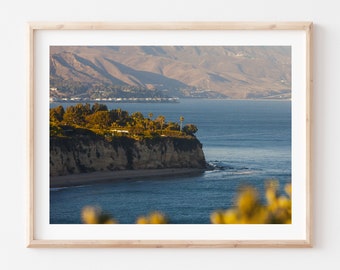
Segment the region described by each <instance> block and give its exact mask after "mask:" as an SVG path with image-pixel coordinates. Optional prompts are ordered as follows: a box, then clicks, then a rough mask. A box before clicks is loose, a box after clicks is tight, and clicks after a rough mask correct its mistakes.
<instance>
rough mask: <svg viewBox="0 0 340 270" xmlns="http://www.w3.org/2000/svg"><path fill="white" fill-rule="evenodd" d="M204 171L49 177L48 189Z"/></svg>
mask: <svg viewBox="0 0 340 270" xmlns="http://www.w3.org/2000/svg"><path fill="white" fill-rule="evenodd" d="M205 171H206V169H197V168H169V169H145V170H120V171H109V172H91V173H81V174H70V175H62V176H53V177H50V188H62V187H72V186H81V185H92V184H100V183H110V182H114V181H117V180H131V179H143V178H155V177H171V176H181V175H183V176H184V175H187V176H191V175H192V176H194V175H198V174H202V173H204V172H205Z"/></svg>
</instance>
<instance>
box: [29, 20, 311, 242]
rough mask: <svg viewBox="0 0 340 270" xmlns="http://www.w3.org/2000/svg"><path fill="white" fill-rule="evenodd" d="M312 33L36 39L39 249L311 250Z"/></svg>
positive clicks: (55, 34) (94, 26)
mask: <svg viewBox="0 0 340 270" xmlns="http://www.w3.org/2000/svg"><path fill="white" fill-rule="evenodd" d="M311 88H312V23H311V22H284V23H283V22H281V23H267V22H265V23H259V22H193V23H192V22H174V23H166V22H159V23H158V22H157V23H146V22H143V23H105V22H104V23H103V22H101V23H99V22H96V23H94V22H89V23H86V22H79V23H77V22H72V23H30V24H29V95H28V96H29V112H28V116H29V120H28V121H29V125H28V126H29V132H28V133H29V136H28V153H29V155H28V156H29V158H28V160H29V178H28V183H29V188H28V198H29V200H28V206H29V207H28V208H29V211H28V217H29V222H28V247H165V248H169V247H181V248H182V247H213V248H216V247H311V246H312V241H311V234H312V231H311V212H312V211H311V145H310V143H311Z"/></svg>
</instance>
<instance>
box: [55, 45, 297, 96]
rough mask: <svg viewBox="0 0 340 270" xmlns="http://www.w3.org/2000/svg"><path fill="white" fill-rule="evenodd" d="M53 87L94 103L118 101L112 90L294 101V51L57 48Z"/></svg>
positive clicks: (285, 48) (263, 48)
mask: <svg viewBox="0 0 340 270" xmlns="http://www.w3.org/2000/svg"><path fill="white" fill-rule="evenodd" d="M50 87H51V88H57V89H58V90H59V92H62V93H63V95H66V96H70V95H73V96H79V95H83V96H88V97H90V98H94V97H98V96H99V97H100V96H101V95H108V96H110V95H111V96H112V95H116V94H117V93H113V92H112V90H110V89H112V87H116V88H119V89H122V90H123V92H124V91H125V92H128V91H131V89H134V90H133V91H139V90H138V89H143V90H148V91H150V92H148V91H146V92H147V93H152V92H153V93H155V91H156V92H157V93H158V94H159V95H161V96H176V97H208V98H237V99H240V98H241V99H242V98H271V97H281V98H290V92H291V90H290V89H291V48H290V46H51V47H50ZM70 89H72V90H70ZM124 89H125V90H124ZM129 89H130V90H129ZM110 91H111V92H112V93H111V92H110ZM55 93H56V92H54V94H55ZM103 93H104V94H103ZM51 96H53V94H52V93H51Z"/></svg>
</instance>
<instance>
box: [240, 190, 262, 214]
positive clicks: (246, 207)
mask: <svg viewBox="0 0 340 270" xmlns="http://www.w3.org/2000/svg"><path fill="white" fill-rule="evenodd" d="M257 203H258V194H257V192H256V190H255V189H254V188H251V187H246V188H244V189H243V190H242V191H241V193H240V195H239V196H238V198H237V202H236V205H237V207H238V209H239V210H240V213H241V214H245V215H249V214H250V213H251V212H252V211H253V209H254V208H255V207H256V206H257Z"/></svg>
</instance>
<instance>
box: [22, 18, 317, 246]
mask: <svg viewBox="0 0 340 270" xmlns="http://www.w3.org/2000/svg"><path fill="white" fill-rule="evenodd" d="M153 32H154V33H156V35H158V34H159V33H160V34H161V35H163V34H164V36H165V38H164V39H163V40H162V39H161V41H160V44H164V45H168V44H167V43H166V42H167V40H169V39H171V38H172V37H174V36H176V34H178V36H180V37H179V40H180V38H181V36H182V35H186V36H190V35H193V36H194V35H195V37H194V38H193V39H194V40H196V36H198V37H197V38H198V40H204V39H205V35H207V33H213V35H214V38H213V39H214V40H218V38H219V37H220V36H223V37H225V36H228V34H232V35H234V34H235V33H236V35H238V36H239V39H238V38H236V39H235V40H236V41H235V42H236V44H238V43H237V42H239V43H240V45H242V46H243V45H254V44H256V45H261V44H262V43H261V42H263V45H267V44H271V42H273V40H275V39H276V37H278V38H279V39H280V40H281V41H282V40H283V41H284V43H285V44H284V45H291V43H293V44H292V45H291V46H292V78H293V79H292V102H293V105H292V106H293V108H295V109H293V110H292V114H293V115H292V117H293V120H292V121H294V122H295V123H294V125H299V126H300V128H301V129H302V133H300V130H299V131H297V130H294V125H293V126H292V138H293V140H295V137H294V136H296V137H297V138H296V140H298V141H299V142H298V143H299V144H300V145H302V146H301V149H294V144H293V146H292V167H293V170H294V172H293V173H292V174H294V173H295V171H296V172H298V173H297V175H296V176H295V177H296V178H294V175H293V176H292V182H293V184H292V185H293V199H292V203H293V210H292V211H293V214H294V211H298V213H299V215H293V219H292V224H289V225H282V224H280V225H279V224H275V225H258V224H254V225H248V224H247V225H245V224H243V225H196V224H195V225H165V226H168V227H165V228H168V229H169V231H168V232H167V229H160V231H158V228H159V226H164V225H142V227H138V228H137V226H140V225H126V226H124V225H118V224H117V225H105V229H103V228H104V227H100V226H104V225H86V226H85V227H86V229H84V230H83V229H82V230H80V231H81V232H80V233H79V235H73V234H72V233H73V231H74V230H73V229H72V228H71V227H72V226H73V225H52V224H49V216H48V215H49V212H48V207H49V205H45V204H48V202H49V197H48V195H46V194H44V193H46V192H48V188H49V185H48V184H47V185H45V184H42V183H43V179H46V175H47V174H48V173H49V168H48V165H46V164H49V160H48V158H46V153H47V154H48V152H49V146H48V145H49V144H48V138H46V134H48V130H47V129H48V127H47V126H48V124H47V123H46V119H48V117H49V116H48V115H47V114H48V112H47V109H49V104H48V100H47V99H46V94H42V93H43V91H44V90H45V89H46V88H45V86H46V85H48V83H49V77H48V76H46V74H49V70H48V69H49V51H48V50H49V46H51V45H55V44H57V45H58V46H62V45H64V44H66V45H70V44H68V43H67V42H66V43H64V42H65V40H68V39H69V40H71V41H72V45H84V44H88V45H92V44H90V43H88V40H89V37H88V36H89V35H90V36H91V35H93V37H95V38H98V39H99V40H101V39H103V38H104V40H105V36H106V35H107V36H109V35H110V36H111V37H112V34H114V33H117V34H118V35H121V36H122V38H121V39H120V41H118V44H119V42H121V44H122V45H126V44H125V43H122V42H124V40H129V42H130V41H131V40H133V37H131V36H133V35H134V34H136V36H137V41H136V42H135V41H132V44H134V42H135V44H141V45H150V44H151V45H153V44H154V43H153V42H155V41H154V40H150V39H149V40H148V37H149V33H151V34H150V35H154V33H153ZM312 33H313V24H312V23H311V22H65V23H59V22H57V23H55V22H32V23H29V24H28V63H29V65H28V71H29V77H28V113H27V115H28V118H27V122H28V140H27V152H28V172H29V173H28V181H27V183H28V188H27V197H28V224H27V235H28V241H27V247H30V248H65V247H68V248H69V247H74V248H187V247H190V248H192V247H201V248H229V247H233V248H235V247H237V248H239V247H259V248H260V247H265V248H267V247H276V248H277V247H279V248H281V247H285V248H287V247H293V248H297V247H303V248H304V247H312V202H311V197H312V180H311V170H312V149H311V121H312V120H311V119H312V118H311V104H312V84H313V78H312V52H313V50H312V39H313V36H312ZM143 34H147V35H145V36H146V37H145V38H144V42H143ZM281 34H283V36H282V37H281V36H280V35H281ZM167 35H169V36H167ZM245 35H250V36H252V35H253V37H254V40H255V43H254V44H249V43H247V38H244V36H245ZM275 35H277V36H275ZM78 36H79V39H77V38H78ZM273 36H274V37H273ZM111 37H110V38H108V41H107V42H108V43H110V42H111V41H112V38H111ZM202 37H203V38H202ZM64 38H65V39H64ZM59 39H60V42H59V41H58V40H59ZM156 39H157V38H156ZM232 39H233V38H231V40H232ZM122 40H123V41H122ZM194 42H195V41H194ZM212 42H214V41H212ZM223 42H224V41H222V42H221V44H223ZM279 42H280V41H279ZM103 43H105V42H103ZM274 43H275V42H274ZM110 44H111V43H110ZM156 44H157V42H156ZM176 44H177V43H176ZM95 45H97V43H96V44H95ZM114 45H117V44H114ZM219 45H220V44H219ZM295 60H296V62H294V61H295ZM296 81H298V82H299V86H298V87H295V88H294V83H295V82H296ZM294 91H295V92H294ZM47 92H48V91H47ZM293 93H294V94H293ZM42 96H43V97H42ZM300 103H303V104H301V106H300ZM299 108H300V109H299ZM294 114H295V116H294ZM294 117H295V118H294ZM46 127H47V129H46ZM42 129H46V131H44V132H41V130H42ZM298 133H300V134H298ZM301 134H302V135H301ZM295 155H296V156H295ZM301 157H302V158H301ZM297 177H299V181H300V182H299V183H298V184H296V185H297V186H296V187H295V186H294V179H297ZM46 187H47V189H46ZM42 197H43V198H42ZM79 226H84V225H79ZM262 226H270V227H262ZM289 226H291V227H289ZM73 227H74V226H73ZM139 228H143V229H142V230H141V231H139ZM268 228H270V229H269V230H267V229H268ZM69 229H70V230H69ZM229 229H231V230H232V232H234V231H235V232H236V233H235V234H232V233H229V232H228V230H229ZM257 230H258V232H259V233H257ZM271 230H272V231H271ZM92 231H94V232H95V233H96V234H93V235H92V234H91V233H92ZM191 231H194V232H195V233H194V234H192V235H191V234H190V232H191ZM212 231H214V232H212ZM267 231H268V233H267ZM245 232H246V233H245ZM129 234H131V235H130V236H129V237H124V236H126V235H129ZM218 234H220V236H221V237H219V235H218ZM265 234H266V236H265V237H264V236H263V235H265ZM188 235H189V236H188ZM234 235H235V236H234ZM239 235H244V237H243V236H242V237H239Z"/></svg>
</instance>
